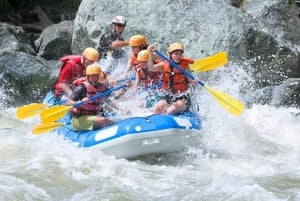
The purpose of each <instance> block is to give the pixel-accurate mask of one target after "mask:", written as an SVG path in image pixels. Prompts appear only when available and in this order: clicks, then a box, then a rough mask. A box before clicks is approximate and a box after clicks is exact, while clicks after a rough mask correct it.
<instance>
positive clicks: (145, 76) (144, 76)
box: [136, 64, 160, 89]
mask: <svg viewBox="0 0 300 201" xmlns="http://www.w3.org/2000/svg"><path fill="white" fill-rule="evenodd" d="M136 71H137V73H138V76H139V78H140V84H141V87H142V89H148V88H149V87H151V86H153V87H155V85H157V84H158V83H159V81H160V77H159V75H160V72H152V71H149V70H148V69H144V68H142V66H141V64H138V65H137V68H136Z"/></svg>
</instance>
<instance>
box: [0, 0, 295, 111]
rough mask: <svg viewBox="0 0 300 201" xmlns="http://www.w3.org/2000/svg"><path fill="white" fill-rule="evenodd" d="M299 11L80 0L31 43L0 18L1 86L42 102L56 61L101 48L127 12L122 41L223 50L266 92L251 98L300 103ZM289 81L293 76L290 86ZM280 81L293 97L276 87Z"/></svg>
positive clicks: (281, 4)
mask: <svg viewBox="0 0 300 201" xmlns="http://www.w3.org/2000/svg"><path fill="white" fill-rule="evenodd" d="M55 2H56V1H55ZM42 8H43V7H42ZM51 10H53V8H51ZM299 13H300V9H299V7H297V6H296V5H295V4H289V1H278V0H265V1H261V0H251V1H250V0H241V1H233V0H226V1H224V0H214V1H193V0H188V1H181V0H173V1H169V0H167V1H158V0H152V1H143V2H136V1H130V0H115V1H109V2H108V1H105V0H99V1H92V0H82V1H81V4H80V7H79V9H78V12H77V13H76V18H75V20H74V22H73V21H65V22H61V23H59V24H55V25H51V26H49V27H47V28H46V29H44V31H43V33H42V34H41V35H40V37H39V38H38V39H37V40H36V41H35V43H34V44H32V40H30V39H29V38H28V35H26V33H25V32H24V30H23V29H22V28H21V27H18V26H12V25H8V24H5V23H0V39H1V40H0V75H1V73H2V75H3V74H4V75H5V76H2V77H4V78H5V82H2V83H0V89H2V88H3V89H4V92H6V93H7V94H8V96H9V97H12V98H11V99H12V101H9V103H11V104H15V105H18V104H22V103H27V102H30V101H31V102H34V101H41V96H42V95H43V94H45V93H44V92H45V91H47V90H49V89H50V88H51V87H52V82H53V79H54V78H53V77H55V76H56V75H57V74H58V70H59V69H58V68H57V64H58V61H57V59H58V58H59V57H61V56H64V55H67V54H70V53H71V52H72V53H73V54H80V53H81V52H82V51H83V49H84V48H86V47H87V46H92V47H96V48H97V47H98V42H99V39H100V37H101V36H102V34H104V33H105V32H107V31H109V30H110V29H111V20H112V18H113V17H115V16H116V15H123V16H125V17H126V18H127V26H126V29H125V33H124V35H123V36H124V38H125V39H129V38H130V37H131V36H132V35H136V34H142V35H145V36H146V38H147V41H148V43H149V44H150V43H155V44H156V46H157V48H158V49H159V50H161V51H162V52H164V53H165V52H166V50H167V47H168V45H169V44H170V43H173V42H181V43H183V44H184V46H185V55H187V56H191V57H193V58H202V57H207V56H210V55H212V54H215V53H216V52H219V51H224V50H225V51H226V52H227V53H228V56H229V61H230V62H231V63H232V64H235V65H238V66H239V68H240V69H241V70H243V71H244V74H243V76H242V77H239V78H238V79H247V80H249V83H247V86H246V87H245V86H242V85H241V86H240V91H241V92H242V93H243V94H247V96H248V97H250V95H249V94H251V93H252V94H253V95H254V94H260V93H261V92H262V91H264V92H266V91H268V93H263V94H264V97H261V98H257V97H258V96H257V95H256V96H255V97H253V98H252V99H249V100H247V101H248V102H252V103H253V102H264V103H272V102H273V103H274V104H275V102H276V101H275V100H274V97H277V96H278V94H282V97H284V98H281V99H280V98H278V100H279V101H280V102H281V103H282V104H287V105H293V104H297V105H298V106H299V99H300V97H299V93H297V92H298V90H299V82H298V81H297V78H300V18H299ZM41 57H42V58H43V59H42V58H41ZM45 59H46V60H45ZM53 59H54V61H51V60H53ZM47 60H50V61H51V62H49V61H47ZM15 69H18V70H15ZM53 71H54V73H53ZM229 73H230V71H229ZM201 76H202V75H200V77H201ZM1 79H2V78H1ZM236 79H237V78H236ZM291 79H296V81H295V80H293V82H292V83H293V84H287V83H290V81H289V80H291ZM24 80H26V85H27V87H25V86H24ZM215 82H217V80H215ZM41 83H42V84H41ZM280 87H282V89H284V90H288V91H289V94H292V95H291V96H293V98H292V99H289V100H288V98H287V97H288V96H285V95H283V93H277V91H278V90H276V89H278V88H280ZM25 88H26V89H25ZM284 90H283V91H284ZM11 92H13V93H11ZM14 93H15V94H16V95H15V96H14V95H13V94H14ZM262 100H263V101H262ZM281 103H278V102H277V103H276V105H280V104H281Z"/></svg>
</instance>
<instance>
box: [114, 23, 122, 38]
mask: <svg viewBox="0 0 300 201" xmlns="http://www.w3.org/2000/svg"><path fill="white" fill-rule="evenodd" d="M113 28H114V30H115V31H116V33H117V34H118V35H119V36H121V35H122V34H123V32H124V29H125V25H124V24H118V23H115V24H113Z"/></svg>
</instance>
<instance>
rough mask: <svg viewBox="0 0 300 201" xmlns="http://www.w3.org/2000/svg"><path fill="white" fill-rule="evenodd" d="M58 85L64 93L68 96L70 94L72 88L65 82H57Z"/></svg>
mask: <svg viewBox="0 0 300 201" xmlns="http://www.w3.org/2000/svg"><path fill="white" fill-rule="evenodd" d="M59 87H60V88H61V89H62V90H63V92H64V94H66V95H67V96H68V97H70V96H71V94H72V90H71V89H70V87H69V86H68V85H67V84H66V83H64V82H61V83H59Z"/></svg>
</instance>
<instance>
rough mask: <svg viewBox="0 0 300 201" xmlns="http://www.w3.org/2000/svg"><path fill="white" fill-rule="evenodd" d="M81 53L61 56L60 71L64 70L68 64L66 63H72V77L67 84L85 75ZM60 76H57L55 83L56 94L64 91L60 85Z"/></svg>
mask: <svg viewBox="0 0 300 201" xmlns="http://www.w3.org/2000/svg"><path fill="white" fill-rule="evenodd" d="M81 57H82V56H81V55H68V56H64V57H62V58H60V61H61V63H62V64H61V67H60V73H59V74H61V72H62V70H63V69H64V67H65V66H66V64H67V63H68V64H71V73H72V75H71V77H72V79H71V80H69V81H68V83H67V84H69V85H71V84H72V82H73V81H74V80H76V79H77V78H80V77H83V76H84V75H85V70H84V68H83V66H82V64H81ZM58 80H59V78H57V80H56V82H55V84H54V88H55V95H58V94H59V93H62V90H61V88H60V87H59V82H58Z"/></svg>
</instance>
